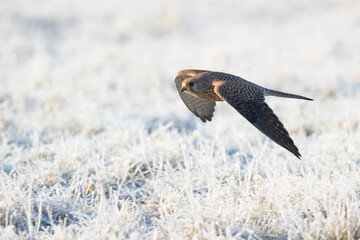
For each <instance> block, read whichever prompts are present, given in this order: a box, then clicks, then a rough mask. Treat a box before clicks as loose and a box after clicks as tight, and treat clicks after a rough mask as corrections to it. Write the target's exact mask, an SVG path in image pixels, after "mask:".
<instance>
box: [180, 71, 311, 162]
mask: <svg viewBox="0 0 360 240" xmlns="http://www.w3.org/2000/svg"><path fill="white" fill-rule="evenodd" d="M174 82H175V86H176V88H177V90H178V92H179V95H180V97H181V99H182V100H183V101H184V103H185V105H186V106H187V107H188V108H189V109H190V111H191V112H192V113H194V114H195V116H197V117H199V118H200V119H201V120H202V121H203V122H206V121H211V119H212V117H213V114H214V111H215V105H216V101H226V102H227V103H229V104H230V105H231V106H232V107H234V108H235V109H236V110H237V111H238V112H239V113H240V114H241V115H242V116H244V117H245V118H246V119H247V120H248V121H249V122H250V123H251V124H253V125H254V126H255V127H256V128H257V129H259V130H260V131H261V132H262V133H264V134H265V135H266V136H268V137H269V138H270V139H272V140H273V141H274V142H276V143H277V144H279V145H280V146H282V147H284V148H286V149H287V150H289V151H290V152H292V153H293V154H294V155H295V156H296V157H298V158H300V157H301V154H300V153H299V150H298V148H297V147H296V146H295V144H294V142H293V140H292V139H291V138H290V136H289V133H288V131H287V130H286V129H285V128H284V125H283V124H282V123H281V122H280V120H279V118H278V117H277V116H276V115H275V114H274V112H273V111H272V109H271V108H270V107H269V106H268V105H267V104H266V103H265V96H277V97H286V98H297V99H304V100H312V99H310V98H307V97H303V96H300V95H295V94H290V93H284V92H279V91H275V90H271V89H267V88H264V87H261V86H259V85H256V84H254V83H252V82H249V81H246V80H245V79H243V78H241V77H238V76H235V75H231V74H227V73H222V72H213V71H207V70H182V71H179V72H178V73H177V75H176V77H175V80H174Z"/></svg>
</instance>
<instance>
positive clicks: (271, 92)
mask: <svg viewBox="0 0 360 240" xmlns="http://www.w3.org/2000/svg"><path fill="white" fill-rule="evenodd" d="M264 96H276V97H283V98H297V99H303V100H309V101H313V99H311V98H307V97H304V96H300V95H296V94H291V93H284V92H280V91H275V90H271V89H267V88H265V90H264Z"/></svg>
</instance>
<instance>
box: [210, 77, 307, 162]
mask: <svg viewBox="0 0 360 240" xmlns="http://www.w3.org/2000/svg"><path fill="white" fill-rule="evenodd" d="M226 85H227V83H225V84H221V85H217V86H216V87H215V89H214V90H215V92H216V93H217V94H218V95H219V96H220V97H221V98H222V99H224V100H225V101H226V102H228V103H229V104H230V105H231V106H232V107H234V108H235V109H236V110H237V111H238V112H239V113H240V114H241V115H243V116H244V117H245V118H246V119H247V120H248V121H249V122H250V123H251V124H253V125H254V126H255V127H256V128H257V129H259V130H260V131H261V132H262V133H264V134H265V135H266V136H268V137H269V138H270V139H272V140H273V141H274V142H276V143H277V144H279V145H280V146H282V147H284V148H286V149H287V150H289V151H290V152H292V153H293V154H294V155H295V156H296V157H298V158H300V157H301V155H300V153H299V150H298V148H297V147H296V146H295V144H294V142H293V140H292V139H291V138H290V136H289V133H288V131H287V130H286V129H285V128H284V125H283V124H282V123H281V122H280V120H279V118H278V117H277V116H276V115H275V114H274V112H273V111H272V109H271V108H270V107H269V106H268V105H267V104H266V103H265V102H264V97H263V96H259V97H258V99H256V98H255V99H254V97H256V96H249V99H250V100H244V98H241V97H240V96H237V95H231V94H229V90H228V89H229V86H226Z"/></svg>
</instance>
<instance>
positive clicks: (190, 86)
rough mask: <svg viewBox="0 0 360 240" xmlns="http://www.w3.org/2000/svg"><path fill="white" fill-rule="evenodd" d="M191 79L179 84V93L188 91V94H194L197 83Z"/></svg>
mask: <svg viewBox="0 0 360 240" xmlns="http://www.w3.org/2000/svg"><path fill="white" fill-rule="evenodd" d="M196 80H197V79H194V78H192V77H190V78H187V79H185V80H184V81H183V82H182V84H181V92H185V91H189V92H196V90H197V88H198V83H197V81H196Z"/></svg>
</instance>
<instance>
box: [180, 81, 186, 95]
mask: <svg viewBox="0 0 360 240" xmlns="http://www.w3.org/2000/svg"><path fill="white" fill-rule="evenodd" d="M186 89H187V87H186V85H185V84H184V83H183V84H182V85H181V91H180V92H181V93H182V92H184V91H185V90H186Z"/></svg>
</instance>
